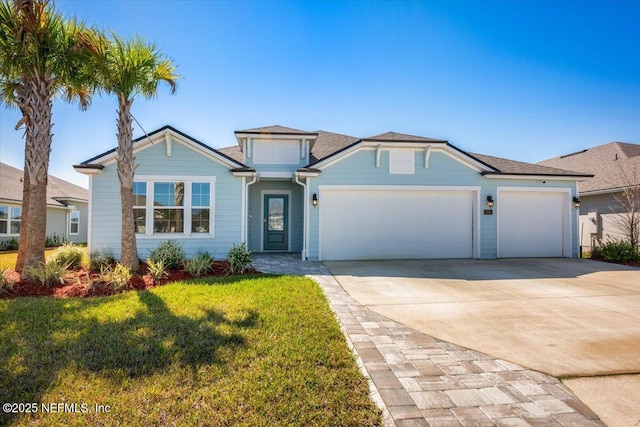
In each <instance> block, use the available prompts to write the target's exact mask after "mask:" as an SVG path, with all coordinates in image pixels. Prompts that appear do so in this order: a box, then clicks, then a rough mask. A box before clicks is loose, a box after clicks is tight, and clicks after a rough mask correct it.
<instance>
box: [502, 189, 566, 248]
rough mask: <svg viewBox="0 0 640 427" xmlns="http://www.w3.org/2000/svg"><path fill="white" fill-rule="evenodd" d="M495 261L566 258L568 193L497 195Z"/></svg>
mask: <svg viewBox="0 0 640 427" xmlns="http://www.w3.org/2000/svg"><path fill="white" fill-rule="evenodd" d="M496 207H497V214H498V257H501V258H510V257H562V256H565V257H569V256H571V253H570V252H571V243H570V227H569V223H570V218H569V217H568V215H569V214H570V212H569V211H570V209H571V206H570V202H569V193H567V192H555V191H508V190H504V191H498V200H497V201H496Z"/></svg>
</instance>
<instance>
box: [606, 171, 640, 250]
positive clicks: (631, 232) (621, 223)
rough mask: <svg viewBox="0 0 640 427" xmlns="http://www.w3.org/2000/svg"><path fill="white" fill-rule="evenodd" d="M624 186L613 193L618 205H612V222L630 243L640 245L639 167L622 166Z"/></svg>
mask: <svg viewBox="0 0 640 427" xmlns="http://www.w3.org/2000/svg"><path fill="white" fill-rule="evenodd" d="M620 174H621V176H622V179H623V182H624V187H623V188H621V189H620V191H619V192H617V193H614V194H613V198H614V200H615V201H616V204H617V206H612V207H611V211H612V212H613V213H615V214H616V215H615V216H613V219H612V223H614V224H615V226H616V227H617V228H618V229H619V230H620V232H621V233H622V234H623V235H624V237H625V239H626V240H627V241H628V242H629V244H630V245H631V246H632V247H634V248H636V249H637V248H638V245H640V171H638V168H637V167H634V168H629V169H628V170H625V169H624V168H620Z"/></svg>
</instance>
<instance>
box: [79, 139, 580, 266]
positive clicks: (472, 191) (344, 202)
mask: <svg viewBox="0 0 640 427" xmlns="http://www.w3.org/2000/svg"><path fill="white" fill-rule="evenodd" d="M235 137H236V140H237V145H234V146H232V147H228V148H222V149H217V150H216V149H213V148H211V147H209V146H207V145H205V144H203V143H202V142H200V141H197V140H195V139H193V138H191V137H190V136H188V135H186V134H184V133H182V132H180V131H178V130H176V129H174V128H172V127H170V126H165V127H163V128H161V129H158V130H156V131H154V132H151V133H150V134H149V135H146V136H144V137H141V138H138V139H136V140H135V145H134V151H135V156H136V164H137V165H138V166H137V169H136V176H135V185H134V195H135V200H136V206H135V208H134V211H135V212H134V214H135V220H136V227H137V231H138V234H137V242H138V252H139V256H140V257H141V258H146V257H147V256H148V254H149V251H150V250H151V249H153V248H155V247H156V246H157V245H158V243H160V242H161V241H162V240H166V239H176V240H178V241H179V242H180V243H181V244H182V245H183V247H184V249H185V251H186V253H187V254H188V255H189V256H191V255H194V254H195V253H196V252H197V251H199V250H208V251H210V252H211V253H212V254H213V255H214V256H216V257H217V258H224V257H226V254H227V252H228V250H229V249H230V248H231V246H232V245H233V244H234V243H240V242H247V244H248V246H249V248H250V249H252V250H254V251H258V252H262V251H289V252H301V253H302V257H303V259H308V260H342V259H385V258H387V259H394V258H395V259H403V258H496V257H534V256H535V257H538V256H542V257H574V256H576V255H577V252H578V239H577V230H578V227H577V211H576V209H575V208H574V207H573V202H572V200H573V198H574V197H575V196H576V195H577V190H576V187H577V181H579V180H582V179H585V178H587V177H590V176H591V175H587V174H585V173H576V172H567V171H565V170H560V169H555V168H550V167H544V166H540V165H532V164H528V163H522V162H516V161H512V160H506V159H501V158H496V157H491V156H485V155H481V154H472V153H467V152H465V151H462V150H460V149H458V148H456V147H454V146H453V145H451V144H449V143H448V142H447V141H442V140H438V139H431V138H423V137H419V136H412V135H403V134H398V133H393V132H389V133H385V134H382V135H377V136H373V137H370V138H363V139H359V138H354V137H350V136H346V135H340V134H336V133H330V132H325V131H316V132H306V131H301V130H297V129H291V128H285V127H282V126H269V127H263V128H257V129H247V130H243V131H237V132H235ZM75 168H76V170H77V171H79V172H81V173H85V174H87V175H89V178H90V185H89V188H90V193H91V196H90V208H89V212H90V213H89V219H90V227H89V246H90V248H91V249H92V250H110V251H112V252H113V253H114V255H115V256H116V257H118V256H119V251H120V225H121V224H120V195H119V184H118V177H117V172H116V153H115V149H114V150H110V151H108V152H106V153H103V154H100V155H99V156H96V157H94V158H92V159H89V160H87V161H85V162H84V163H82V164H80V165H76V166H75Z"/></svg>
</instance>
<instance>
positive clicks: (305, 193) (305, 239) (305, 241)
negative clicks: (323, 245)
mask: <svg viewBox="0 0 640 427" xmlns="http://www.w3.org/2000/svg"><path fill="white" fill-rule="evenodd" d="M309 180H310V179H309V178H306V179H305V182H300V175H299V174H295V175H294V176H293V182H295V183H296V184H298V185H301V186H302V260H303V261H306V260H307V259H308V258H309V199H308V197H309ZM263 215H264V214H263Z"/></svg>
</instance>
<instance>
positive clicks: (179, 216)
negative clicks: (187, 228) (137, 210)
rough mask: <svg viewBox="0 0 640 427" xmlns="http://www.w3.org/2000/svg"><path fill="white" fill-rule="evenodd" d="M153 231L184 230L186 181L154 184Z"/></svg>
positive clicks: (169, 231)
mask: <svg viewBox="0 0 640 427" xmlns="http://www.w3.org/2000/svg"><path fill="white" fill-rule="evenodd" d="M153 206H154V207H155V209H154V210H153V232H154V233H182V232H183V231H184V182H156V183H154V184H153Z"/></svg>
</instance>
